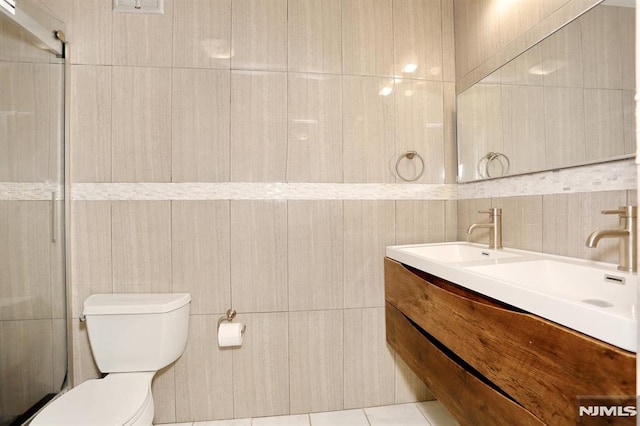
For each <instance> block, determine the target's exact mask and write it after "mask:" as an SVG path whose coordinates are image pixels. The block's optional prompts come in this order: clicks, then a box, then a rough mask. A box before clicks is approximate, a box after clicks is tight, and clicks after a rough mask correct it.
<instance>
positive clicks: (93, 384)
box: [31, 372, 155, 426]
mask: <svg viewBox="0 0 640 426" xmlns="http://www.w3.org/2000/svg"><path fill="white" fill-rule="evenodd" d="M154 374H155V372H142V373H111V374H109V375H107V376H106V377H105V378H103V379H94V380H87V381H86V382H84V383H82V384H81V385H80V386H77V387H75V388H73V389H72V390H71V391H69V392H67V393H65V394H63V395H62V396H61V397H59V398H58V399H56V400H54V401H53V402H52V403H51V404H49V405H48V406H46V407H45V408H44V410H42V411H41V412H40V413H39V414H38V415H37V416H36V417H35V418H34V420H33V421H32V422H31V425H32V426H73V425H78V426H129V425H135V424H136V423H137V421H138V420H141V421H142V422H144V423H146V424H147V425H150V424H151V419H152V418H153V397H152V395H151V379H152V378H153V376H154ZM149 405H151V406H150V407H149ZM149 409H150V410H151V412H150V413H149ZM149 415H150V418H148V419H146V420H144V419H143V418H147V417H149Z"/></svg>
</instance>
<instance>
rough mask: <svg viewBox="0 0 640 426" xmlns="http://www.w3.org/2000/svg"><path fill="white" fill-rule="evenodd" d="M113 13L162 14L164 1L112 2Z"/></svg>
mask: <svg viewBox="0 0 640 426" xmlns="http://www.w3.org/2000/svg"><path fill="white" fill-rule="evenodd" d="M113 11H114V12H124V13H158V14H163V13H164V0H113Z"/></svg>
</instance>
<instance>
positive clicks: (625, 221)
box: [586, 206, 638, 272]
mask: <svg viewBox="0 0 640 426" xmlns="http://www.w3.org/2000/svg"><path fill="white" fill-rule="evenodd" d="M602 214H617V215H619V216H620V225H621V226H622V227H621V228H620V229H606V230H603V231H595V232H592V233H591V235H589V237H587V242H586V245H587V247H591V248H595V247H596V246H597V245H598V242H599V241H600V240H601V239H603V238H619V239H620V265H618V269H619V270H621V271H627V272H637V271H638V238H637V232H638V207H637V206H621V207H620V208H619V209H618V210H603V211H602Z"/></svg>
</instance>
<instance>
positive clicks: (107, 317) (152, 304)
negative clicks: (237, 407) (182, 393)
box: [31, 293, 191, 426]
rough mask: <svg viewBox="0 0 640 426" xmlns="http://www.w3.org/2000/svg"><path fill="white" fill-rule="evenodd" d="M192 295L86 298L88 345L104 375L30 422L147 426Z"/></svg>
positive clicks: (183, 335) (182, 335)
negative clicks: (154, 391)
mask: <svg viewBox="0 0 640 426" xmlns="http://www.w3.org/2000/svg"><path fill="white" fill-rule="evenodd" d="M189 302H191V295H190V294H189V293H171V294H170V293H166V294H165V293H162V294H160V293H158V294H94V295H92V296H90V297H89V298H87V300H85V302H84V309H83V316H84V317H85V318H86V322H87V331H88V334H89V343H90V344H91V350H92V352H93V358H94V360H95V362H96V365H97V366H98V368H99V369H100V371H101V372H103V373H108V374H107V375H106V376H105V377H104V378H102V379H93V380H87V381H86V382H84V383H82V384H81V385H80V386H77V387H75V388H73V389H72V390H70V391H69V392H67V393H65V394H63V395H61V396H60V397H59V398H57V399H55V400H54V401H53V402H52V403H51V404H49V405H48V406H46V407H45V408H44V409H43V410H42V411H41V412H40V413H39V414H38V415H37V416H36V417H35V418H34V419H33V421H32V422H31V425H32V426H63V425H64V426H74V425H77V426H149V425H151V422H152V421H153V413H154V408H153V396H152V395H151V380H152V379H153V376H154V375H155V373H156V372H157V371H158V370H160V369H161V368H164V367H166V366H167V365H169V364H171V363H172V362H174V361H175V360H176V359H178V358H179V357H180V355H182V352H183V351H184V348H185V346H186V343H187V334H188V331H189Z"/></svg>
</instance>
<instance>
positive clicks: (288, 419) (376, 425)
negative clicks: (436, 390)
mask: <svg viewBox="0 0 640 426" xmlns="http://www.w3.org/2000/svg"><path fill="white" fill-rule="evenodd" d="M457 425H458V423H457V422H456V421H455V419H454V418H453V417H451V414H449V412H448V411H447V410H446V409H445V408H444V407H443V406H442V404H440V403H439V402H438V401H426V402H416V403H410V404H400V405H388V406H384V407H371V408H364V409H357V410H344V411H330V412H326V413H312V414H297V415H292V416H276V417H258V418H253V419H236V420H216V421H211V422H195V423H172V424H168V425H164V426H457Z"/></svg>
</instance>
